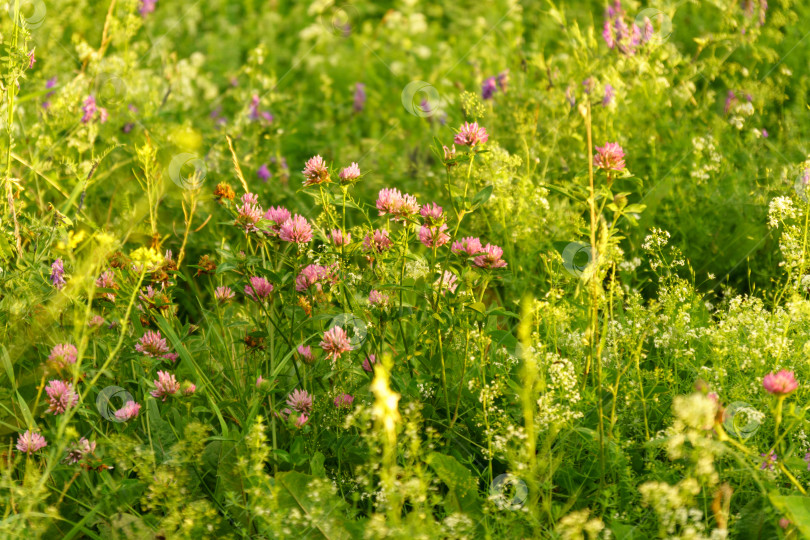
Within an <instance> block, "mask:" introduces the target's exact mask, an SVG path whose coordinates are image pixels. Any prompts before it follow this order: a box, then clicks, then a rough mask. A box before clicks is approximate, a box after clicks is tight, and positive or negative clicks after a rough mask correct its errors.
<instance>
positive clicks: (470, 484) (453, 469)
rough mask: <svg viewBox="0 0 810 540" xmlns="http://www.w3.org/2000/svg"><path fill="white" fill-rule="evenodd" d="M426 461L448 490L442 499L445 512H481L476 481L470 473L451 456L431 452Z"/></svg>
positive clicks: (476, 513) (474, 513) (475, 513)
mask: <svg viewBox="0 0 810 540" xmlns="http://www.w3.org/2000/svg"><path fill="white" fill-rule="evenodd" d="M427 463H428V465H429V466H430V468H431V469H433V472H435V473H436V476H438V477H439V478H440V479H441V481H442V482H444V483H445V485H447V488H448V492H447V496H446V497H445V500H444V506H445V510H446V511H447V513H454V512H464V513H467V514H473V515H478V514H480V513H481V499H480V497H479V495H478V482H477V481H476V479H475V478H473V476H472V473H470V471H469V470H468V469H467V468H466V467H464V465H462V464H461V463H459V462H458V460H456V458H454V457H453V456H448V455H445V454H440V453H438V452H433V453H431V454H430V455H429V456H428V459H427Z"/></svg>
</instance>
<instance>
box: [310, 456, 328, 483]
mask: <svg viewBox="0 0 810 540" xmlns="http://www.w3.org/2000/svg"><path fill="white" fill-rule="evenodd" d="M324 462H326V457H325V456H324V455H323V454H322V453H320V452H315V455H314V456H312V460H311V461H310V462H309V469H310V470H311V471H312V475H313V476H318V477H321V478H325V477H326V468H325V467H324Z"/></svg>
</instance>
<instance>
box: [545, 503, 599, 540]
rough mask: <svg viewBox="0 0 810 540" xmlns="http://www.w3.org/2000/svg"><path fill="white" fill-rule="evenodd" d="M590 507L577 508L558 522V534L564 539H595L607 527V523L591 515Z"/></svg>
mask: <svg viewBox="0 0 810 540" xmlns="http://www.w3.org/2000/svg"><path fill="white" fill-rule="evenodd" d="M590 513H591V511H590V510H589V509H588V508H583V509H582V510H575V511H573V512H571V513H569V514H568V515H566V516H565V517H563V518H562V519H561V520H560V521H559V522H558V523H557V529H556V532H557V534H559V535H560V538H561V539H562V540H585V539H586V538H587V539H588V540H594V539H595V538H599V533H600V532H602V530H603V529H604V528H605V523H604V522H603V521H602V520H601V519H599V518H598V517H595V516H594V517H590Z"/></svg>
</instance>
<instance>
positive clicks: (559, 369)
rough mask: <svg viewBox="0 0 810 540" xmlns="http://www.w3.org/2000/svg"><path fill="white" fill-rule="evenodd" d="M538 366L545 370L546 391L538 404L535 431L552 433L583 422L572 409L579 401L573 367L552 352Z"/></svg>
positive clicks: (578, 412) (580, 414)
mask: <svg viewBox="0 0 810 540" xmlns="http://www.w3.org/2000/svg"><path fill="white" fill-rule="evenodd" d="M539 364H540V369H544V370H546V390H545V393H543V395H541V396H540V399H538V400H537V407H538V411H537V418H536V422H537V425H538V428H539V429H540V430H546V429H551V428H555V427H558V426H560V425H563V424H565V423H567V422H570V421H571V420H574V419H576V418H582V416H583V415H582V413H581V412H580V411H577V410H575V409H574V407H575V406H576V405H577V403H579V401H580V399H581V398H580V394H579V388H578V386H577V374H576V370H575V369H574V364H573V363H571V361H570V360H568V359H567V358H562V357H561V356H559V355H558V354H556V353H552V352H549V353H546V354H545V357H544V358H543V359H542V360H541V361H540V362H539Z"/></svg>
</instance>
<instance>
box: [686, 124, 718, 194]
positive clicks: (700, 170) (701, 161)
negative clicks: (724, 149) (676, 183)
mask: <svg viewBox="0 0 810 540" xmlns="http://www.w3.org/2000/svg"><path fill="white" fill-rule="evenodd" d="M692 146H693V147H694V149H695V152H694V155H695V159H694V160H693V161H692V171H691V172H690V173H689V175H690V176H691V177H692V178H694V179H695V180H696V181H697V182H698V183H700V182H705V181H706V180H708V179H709V178H710V177H711V175H712V174H713V173H717V172H718V171H719V170H720V163H721V162H722V161H723V156H721V155H720V154H719V153H718V152H717V147H716V146H715V144H714V137H712V136H711V135H708V136H706V137H695V138H694V139H692Z"/></svg>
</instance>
